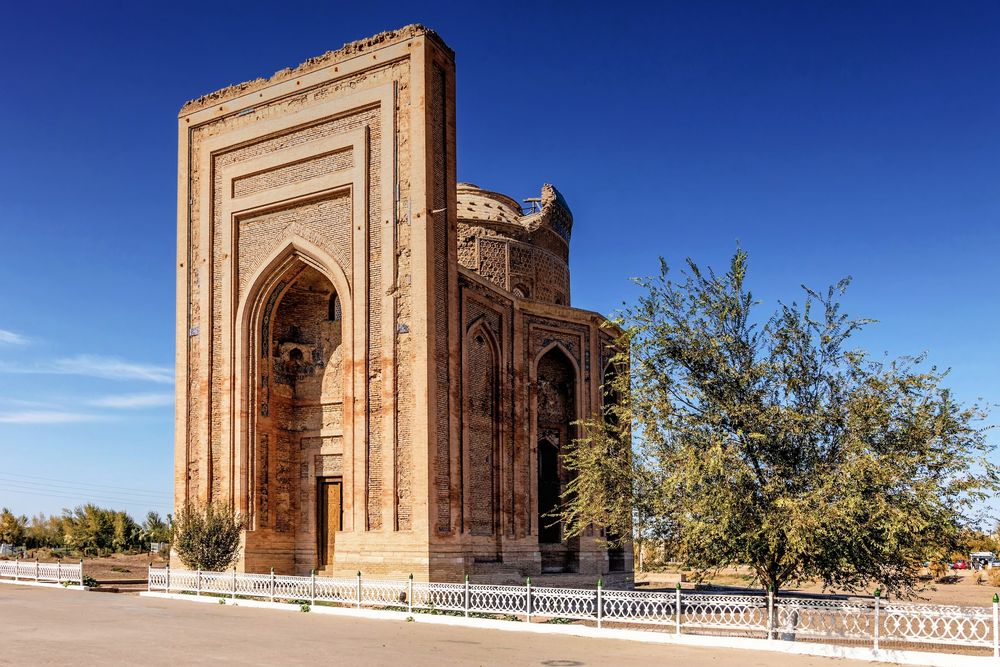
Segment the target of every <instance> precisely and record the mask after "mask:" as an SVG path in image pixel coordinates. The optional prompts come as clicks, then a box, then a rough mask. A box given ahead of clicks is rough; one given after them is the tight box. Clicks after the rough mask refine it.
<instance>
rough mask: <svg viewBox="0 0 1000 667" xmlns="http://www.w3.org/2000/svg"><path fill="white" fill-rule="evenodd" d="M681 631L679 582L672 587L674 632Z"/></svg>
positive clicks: (678, 632)
mask: <svg viewBox="0 0 1000 667" xmlns="http://www.w3.org/2000/svg"><path fill="white" fill-rule="evenodd" d="M680 633H681V582H679V581H678V582H677V588H675V589H674V634H678V635H679V634H680Z"/></svg>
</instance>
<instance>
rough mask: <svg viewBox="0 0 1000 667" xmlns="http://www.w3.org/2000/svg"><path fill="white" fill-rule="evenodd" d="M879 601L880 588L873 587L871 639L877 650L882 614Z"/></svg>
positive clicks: (880, 599) (880, 598)
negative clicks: (873, 624)
mask: <svg viewBox="0 0 1000 667" xmlns="http://www.w3.org/2000/svg"><path fill="white" fill-rule="evenodd" d="M881 602H882V589H881V588H876V589H875V628H874V631H873V632H872V641H873V643H874V648H875V650H876V651H877V650H878V640H879V635H880V634H881V631H882V614H881V611H882V610H881V606H882V605H881Z"/></svg>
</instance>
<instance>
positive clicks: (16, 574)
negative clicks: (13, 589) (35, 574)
mask: <svg viewBox="0 0 1000 667" xmlns="http://www.w3.org/2000/svg"><path fill="white" fill-rule="evenodd" d="M20 575H21V557H20V556H14V581H18V580H19V577H20Z"/></svg>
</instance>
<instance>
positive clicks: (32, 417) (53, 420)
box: [0, 410, 105, 424]
mask: <svg viewBox="0 0 1000 667" xmlns="http://www.w3.org/2000/svg"><path fill="white" fill-rule="evenodd" d="M104 419H105V418H104V417H102V416H101V415H89V414H85V413H82V412H63V411H61V410H26V411H23V412H0V424H74V423H79V422H95V421H102V420H104Z"/></svg>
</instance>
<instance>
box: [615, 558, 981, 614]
mask: <svg viewBox="0 0 1000 667" xmlns="http://www.w3.org/2000/svg"><path fill="white" fill-rule="evenodd" d="M680 574H681V572H680V571H678V570H676V569H675V570H673V571H670V570H666V571H662V572H637V573H636V575H635V581H636V586H637V587H642V588H650V589H672V588H673V587H674V586H676V584H677V581H678V579H679V577H680ZM977 574H983V577H982V581H981V583H978V584H977V581H976V575H977ZM685 578H686V579H687V582H686V583H684V584H683V586H684V588H694V587H695V583H694V582H692V581H691V579H692V577H691V575H690V574H687V576H686V577H685ZM924 581H925V583H924V588H923V589H922V590H921V591H920V592H919V593H918V595H917V597H915V598H913V600H912V601H915V602H916V601H921V602H930V603H932V604H957V605H967V606H977V607H980V606H987V605H992V603H993V594H994V593H997V592H1000V568H998V569H995V570H989V571H987V572H985V573H977V572H973V571H970V570H954V571H951V572H948V574H947V576H945V577H943V578H940V579H937V580H936V579H934V577H933V576H932V575H931V574H930V573H929V572H928V573H927V575H926V577H925V580H924ZM703 585H706V586H709V587H712V588H716V589H723V590H725V589H730V590H733V591H734V592H735V591H736V590H738V589H746V588H750V587H752V586H753V581H752V577H751V576H750V574H749V572H748V571H747V570H746V568H731V569H727V570H723V571H721V572H719V573H718V574H716V575H715V576H712V577H709V578H708V579H707V580H706V581H705V582H704V584H703ZM758 590H759V588H758ZM785 592H789V593H791V592H801V593H811V594H827V595H844V594H846V593H845V592H844V591H836V590H823V587H822V586H820V585H819V584H812V585H808V586H800V587H799V588H793V589H788V590H787V591H785ZM869 593H870V592H869ZM853 595H866V593H863V592H862V593H854V594H853ZM883 597H884V598H886V599H890V598H888V596H883Z"/></svg>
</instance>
